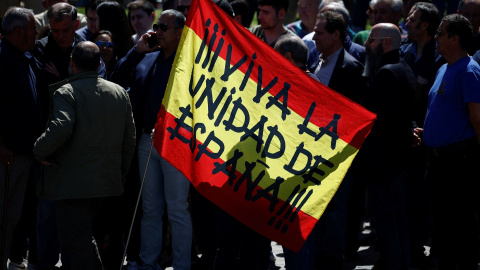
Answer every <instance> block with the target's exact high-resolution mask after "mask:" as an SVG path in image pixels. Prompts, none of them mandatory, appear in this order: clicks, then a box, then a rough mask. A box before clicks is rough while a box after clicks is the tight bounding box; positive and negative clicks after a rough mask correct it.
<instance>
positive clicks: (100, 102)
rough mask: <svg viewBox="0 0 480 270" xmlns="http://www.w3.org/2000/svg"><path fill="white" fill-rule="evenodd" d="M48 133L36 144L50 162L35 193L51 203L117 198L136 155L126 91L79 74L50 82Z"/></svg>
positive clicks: (37, 155) (40, 156) (92, 75)
mask: <svg viewBox="0 0 480 270" xmlns="http://www.w3.org/2000/svg"><path fill="white" fill-rule="evenodd" d="M49 91H50V93H51V95H52V97H53V102H52V104H53V108H52V110H51V113H50V120H49V124H48V127H47V130H46V131H45V132H44V133H43V134H42V135H41V136H40V138H38V140H37V141H36V143H35V146H34V155H35V158H36V159H37V160H39V161H44V160H46V161H48V162H50V163H52V165H51V166H45V167H44V179H42V181H41V183H40V184H39V188H38V192H39V195H40V196H41V197H43V198H47V199H51V200H60V199H80V198H96V197H108V196H118V195H120V194H122V193H123V179H125V176H126V174H127V171H128V167H129V166H130V162H131V160H132V157H133V154H134V151H135V125H134V122H133V115H132V109H131V105H130V100H129V98H128V95H127V93H126V92H125V90H124V89H123V88H122V87H121V86H119V85H117V84H115V83H112V82H109V81H106V80H104V79H101V78H99V77H98V74H97V73H96V72H91V71H90V72H83V73H80V74H77V75H75V76H72V77H70V78H69V79H67V80H64V81H62V82H59V83H57V84H53V85H51V86H50V88H49Z"/></svg>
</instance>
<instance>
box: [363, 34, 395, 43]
mask: <svg viewBox="0 0 480 270" xmlns="http://www.w3.org/2000/svg"><path fill="white" fill-rule="evenodd" d="M386 38H390V37H372V36H369V37H368V38H367V41H368V43H373V41H374V40H375V39H386Z"/></svg>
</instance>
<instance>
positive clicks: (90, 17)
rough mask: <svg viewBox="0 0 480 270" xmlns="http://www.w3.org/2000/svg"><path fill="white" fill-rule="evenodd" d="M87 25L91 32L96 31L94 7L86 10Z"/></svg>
mask: <svg viewBox="0 0 480 270" xmlns="http://www.w3.org/2000/svg"><path fill="white" fill-rule="evenodd" d="M86 14H87V27H88V30H90V32H92V33H94V34H95V33H97V32H98V29H97V11H96V10H95V9H88V10H87V12H86Z"/></svg>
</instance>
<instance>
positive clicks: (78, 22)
mask: <svg viewBox="0 0 480 270" xmlns="http://www.w3.org/2000/svg"><path fill="white" fill-rule="evenodd" d="M79 24H80V21H79V20H78V19H77V20H75V31H77V30H78V25H79Z"/></svg>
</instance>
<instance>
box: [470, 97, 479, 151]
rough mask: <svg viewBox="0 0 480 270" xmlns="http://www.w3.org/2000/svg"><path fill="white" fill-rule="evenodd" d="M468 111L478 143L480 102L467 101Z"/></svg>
mask: <svg viewBox="0 0 480 270" xmlns="http://www.w3.org/2000/svg"><path fill="white" fill-rule="evenodd" d="M468 111H469V113H470V123H471V124H472V126H473V129H474V130H475V134H476V136H477V141H478V143H479V144H480V103H476V102H469V103H468Z"/></svg>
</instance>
